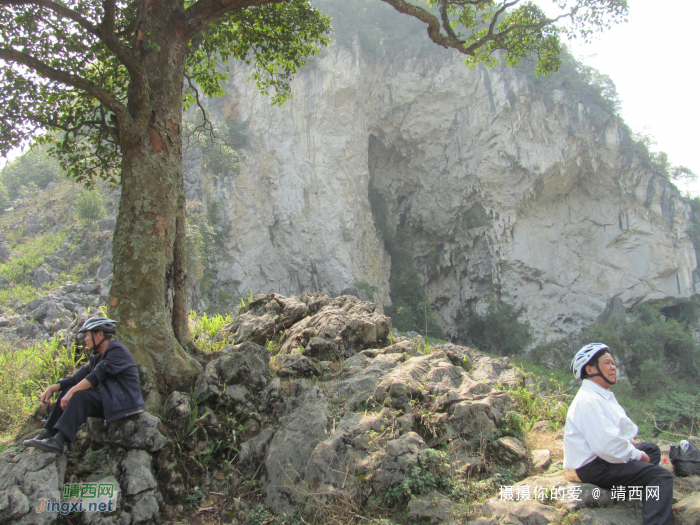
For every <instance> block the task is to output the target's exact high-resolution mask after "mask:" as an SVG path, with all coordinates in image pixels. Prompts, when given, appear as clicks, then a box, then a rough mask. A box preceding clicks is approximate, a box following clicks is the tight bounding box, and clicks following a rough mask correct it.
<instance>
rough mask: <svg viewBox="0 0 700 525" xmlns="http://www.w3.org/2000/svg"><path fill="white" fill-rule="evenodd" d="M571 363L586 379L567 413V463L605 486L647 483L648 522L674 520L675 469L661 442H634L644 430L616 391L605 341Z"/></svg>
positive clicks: (582, 477)
mask: <svg viewBox="0 0 700 525" xmlns="http://www.w3.org/2000/svg"><path fill="white" fill-rule="evenodd" d="M571 368H572V370H573V372H574V376H575V377H576V379H583V384H582V385H581V388H580V390H579V391H578V393H577V394H576V397H575V398H574V401H573V403H571V406H570V407H569V412H568V413H567V415H566V426H565V427H564V468H571V469H575V470H576V474H578V477H579V479H580V480H581V481H583V482H584V483H591V484H593V485H597V486H599V487H602V488H605V489H610V488H612V487H613V486H614V487H617V488H618V489H619V488H623V487H624V492H625V493H627V491H628V490H629V489H630V488H631V487H643V488H642V493H643V497H644V507H643V511H642V516H643V519H644V521H643V523H644V525H668V524H669V523H670V522H671V505H672V504H673V474H672V473H671V472H670V471H668V470H666V469H665V468H663V467H660V466H659V461H660V460H661V452H660V451H659V447H658V446H656V445H655V444H654V443H636V442H635V441H634V437H635V436H636V435H637V431H638V430H639V429H638V428H637V425H635V424H634V423H633V422H632V420H631V419H630V418H628V417H627V413H626V412H625V409H624V408H622V407H621V406H620V404H619V403H618V402H617V399H615V395H614V394H613V393H612V392H611V391H610V387H611V386H612V385H614V384H615V383H617V369H616V368H615V361H614V360H613V358H612V356H611V355H610V349H609V348H608V347H607V346H606V345H604V344H601V343H591V344H589V345H586V346H584V347H583V348H581V350H579V351H578V352H577V353H576V356H575V357H574V359H573V361H572V362H571ZM647 487H650V488H649V489H648V490H647ZM656 487H658V491H656V490H655V488H656Z"/></svg>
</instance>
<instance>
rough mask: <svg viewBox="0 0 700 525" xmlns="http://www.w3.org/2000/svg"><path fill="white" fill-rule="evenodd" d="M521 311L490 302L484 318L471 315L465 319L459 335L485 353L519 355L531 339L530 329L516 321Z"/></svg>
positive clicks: (504, 304) (502, 303)
mask: <svg viewBox="0 0 700 525" xmlns="http://www.w3.org/2000/svg"><path fill="white" fill-rule="evenodd" d="M524 310H525V309H524V308H518V309H516V308H514V307H513V306H511V305H509V304H507V303H504V302H502V301H498V300H496V299H495V298H492V299H491V300H490V301H489V304H488V308H487V310H486V312H485V313H484V314H479V313H478V312H475V311H472V312H470V313H469V314H468V315H467V317H466V319H465V320H464V321H463V322H462V324H461V326H460V335H461V336H462V337H464V338H466V339H467V340H468V341H469V342H471V343H472V344H473V345H475V346H476V347H477V348H479V349H481V350H485V351H487V352H492V353H495V354H500V355H512V354H519V353H520V352H521V351H522V350H523V349H524V348H525V346H527V344H528V343H529V342H530V341H531V339H532V338H531V336H530V327H529V325H528V324H527V323H525V322H521V321H519V318H520V316H521V315H522V313H523V311H524Z"/></svg>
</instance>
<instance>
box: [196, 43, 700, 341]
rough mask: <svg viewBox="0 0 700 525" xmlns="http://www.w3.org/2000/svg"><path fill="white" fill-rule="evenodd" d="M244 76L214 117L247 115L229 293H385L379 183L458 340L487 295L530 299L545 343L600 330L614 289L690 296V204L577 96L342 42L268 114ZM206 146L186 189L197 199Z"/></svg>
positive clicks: (234, 190)
mask: <svg viewBox="0 0 700 525" xmlns="http://www.w3.org/2000/svg"><path fill="white" fill-rule="evenodd" d="M246 77H247V71H246V70H245V69H244V68H243V67H238V68H237V69H236V74H235V76H234V78H233V79H232V82H231V85H230V87H229V89H228V95H227V96H225V98H223V99H221V100H219V101H217V102H215V103H212V105H211V106H210V108H211V109H212V111H213V112H214V114H215V115H216V116H217V118H220V119H225V118H236V119H239V120H242V121H246V122H247V124H248V128H247V134H248V142H247V145H246V147H245V148H243V149H242V150H241V169H240V173H239V174H237V175H236V176H234V177H232V178H229V179H226V180H222V181H221V182H218V183H217V184H216V186H215V187H214V188H213V191H212V192H211V194H212V195H213V197H214V198H215V199H216V200H218V201H220V202H221V204H222V205H223V210H224V215H225V222H226V225H227V228H228V229H227V232H228V233H227V239H226V242H225V248H224V251H225V255H226V257H225V260H223V261H221V262H220V263H219V268H218V271H219V280H220V283H218V286H222V287H228V289H229V290H231V291H232V293H237V294H239V295H243V294H245V293H246V292H248V291H249V290H252V291H254V292H278V293H282V294H295V293H299V292H302V291H304V290H322V291H326V292H331V293H332V292H339V291H340V290H342V289H343V288H345V287H347V286H350V285H352V284H353V283H354V282H357V281H367V282H369V283H370V284H374V285H377V286H378V287H379V289H380V292H379V300H380V302H384V303H385V304H386V303H388V301H389V289H388V279H389V272H390V258H389V256H388V254H387V253H386V252H385V250H384V247H383V241H382V239H381V238H380V237H379V236H378V235H377V232H376V231H375V227H374V224H373V218H372V212H371V209H370V205H369V199H368V188H369V186H370V180H371V182H372V187H373V188H374V189H375V190H376V191H378V192H379V193H380V194H381V196H382V198H383V199H384V200H385V202H386V204H387V207H388V210H389V212H390V218H391V221H393V224H394V225H395V227H397V228H399V229H401V231H402V232H404V233H405V234H406V235H407V238H408V242H409V243H410V245H411V248H412V252H413V254H414V256H415V260H416V263H417V266H418V268H419V269H420V270H421V273H425V274H426V275H427V277H428V293H429V295H430V297H431V299H432V300H433V302H434V303H435V305H436V306H437V308H438V311H439V315H440V318H441V319H442V322H443V325H444V327H445V329H446V331H447V332H448V333H449V332H450V331H453V330H454V328H455V324H456V323H457V322H458V321H459V319H460V317H461V316H462V315H463V314H464V313H465V312H466V310H467V308H468V307H469V306H470V305H471V306H476V307H477V308H479V307H483V303H484V299H485V298H486V297H487V296H488V295H489V294H496V295H498V296H499V297H500V298H501V299H502V300H504V301H505V302H508V303H510V304H513V305H516V306H524V307H525V310H526V313H525V314H524V316H525V317H526V318H527V320H528V321H529V322H530V323H531V325H532V328H533V331H534V335H535V339H536V340H537V341H544V340H552V339H556V338H558V337H561V336H564V335H567V334H569V333H572V332H574V331H577V330H579V329H580V328H582V327H583V326H585V325H588V324H590V323H591V322H592V321H594V320H595V319H596V317H598V316H599V315H600V314H601V313H602V312H603V310H604V308H605V305H606V303H607V302H609V301H610V300H611V299H612V298H614V297H619V298H620V299H621V300H622V302H623V304H624V305H625V306H627V307H629V306H632V305H634V304H635V303H637V302H639V301H647V300H652V299H662V298H667V297H679V296H687V295H690V293H691V288H692V286H693V282H694V279H693V272H694V270H695V268H696V266H697V261H696V253H695V249H694V246H693V244H692V242H691V241H690V240H689V238H688V236H687V234H686V230H687V229H688V227H689V221H690V219H691V213H692V212H691V210H690V208H689V207H688V206H687V205H686V204H685V203H684V202H683V200H682V199H681V197H680V195H679V193H678V191H677V190H676V189H675V188H674V187H673V186H672V185H671V184H670V183H668V182H667V181H666V180H664V179H663V178H662V177H659V176H658V175H655V174H654V173H653V171H651V169H649V168H646V167H644V165H643V163H642V162H641V160H640V159H639V158H638V157H637V155H636V154H635V152H634V148H633V144H632V142H631V140H630V138H629V136H628V135H627V133H626V131H625V130H624V129H623V128H621V127H620V126H619V125H618V121H617V120H616V119H615V118H614V117H613V116H612V115H610V114H609V113H607V112H605V111H603V110H601V109H600V108H598V107H596V106H595V105H593V104H591V103H587V102H586V101H585V100H584V98H583V96H582V95H580V94H577V93H576V92H575V91H573V90H568V89H563V88H561V89H559V88H555V87H554V85H553V84H552V83H549V84H548V83H547V82H546V81H544V82H538V83H535V82H534V81H533V80H532V79H530V78H529V77H527V76H526V75H525V74H523V73H522V72H519V71H518V70H516V69H513V68H495V69H486V68H475V69H472V70H469V69H467V68H466V67H465V66H464V64H463V62H462V60H461V59H460V57H459V56H455V55H452V54H451V53H448V52H445V53H443V54H440V53H438V54H435V55H434V56H433V58H431V59H426V60H417V59H415V60H409V61H406V62H402V63H400V64H398V65H397V64H396V63H395V62H392V61H391V60H381V59H372V60H365V59H363V57H362V54H361V53H360V52H359V48H358V47H356V48H355V49H354V50H353V49H348V48H346V47H340V46H334V47H332V48H330V49H329V50H328V51H326V52H325V54H324V56H323V57H322V58H319V59H317V60H316V61H315V63H314V64H313V66H309V67H307V68H305V69H304V71H303V72H302V73H301V74H300V75H299V77H298V78H297V79H296V80H295V82H294V85H293V99H292V100H291V101H289V102H287V103H286V104H285V105H284V106H283V107H281V108H278V107H270V105H269V101H268V99H267V98H266V97H262V96H260V95H259V93H258V91H257V88H256V87H255V85H254V84H252V83H250V82H246ZM198 166H199V165H198V161H197V158H196V155H194V154H191V155H190V158H189V159H187V164H186V179H187V181H188V187H189V190H188V196H189V197H190V198H194V199H197V200H206V199H204V196H203V193H204V184H203V183H202V182H201V178H200V177H199V176H198V173H199V167H198Z"/></svg>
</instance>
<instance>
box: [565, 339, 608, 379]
mask: <svg viewBox="0 0 700 525" xmlns="http://www.w3.org/2000/svg"><path fill="white" fill-rule="evenodd" d="M601 350H610V348H609V347H608V346H607V345H604V344H603V343H590V344H587V345H586V346H584V347H583V348H581V350H579V351H578V352H576V355H575V356H574V358H573V360H572V361H571V370H573V372H574V377H575V378H576V379H581V372H583V368H584V367H585V366H586V365H587V364H588V361H590V360H591V358H592V357H593V356H594V355H596V354H597V353H598V352H600V351H601ZM599 373H600V371H599ZM596 375H598V374H596ZM601 377H602V376H601ZM604 379H605V378H604ZM606 381H607V379H606ZM608 383H609V381H608Z"/></svg>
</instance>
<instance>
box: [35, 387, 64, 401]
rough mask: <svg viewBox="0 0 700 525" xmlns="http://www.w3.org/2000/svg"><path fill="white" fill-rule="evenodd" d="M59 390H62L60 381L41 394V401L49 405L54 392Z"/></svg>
mask: <svg viewBox="0 0 700 525" xmlns="http://www.w3.org/2000/svg"><path fill="white" fill-rule="evenodd" d="M59 390H61V385H59V384H58V383H56V384H55V385H51V386H50V387H49V388H47V389H46V391H45V392H44V393H43V394H41V397H40V398H39V401H41V403H42V404H43V405H48V404H49V402H50V401H51V397H52V396H53V393H54V392H58V391H59Z"/></svg>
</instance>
